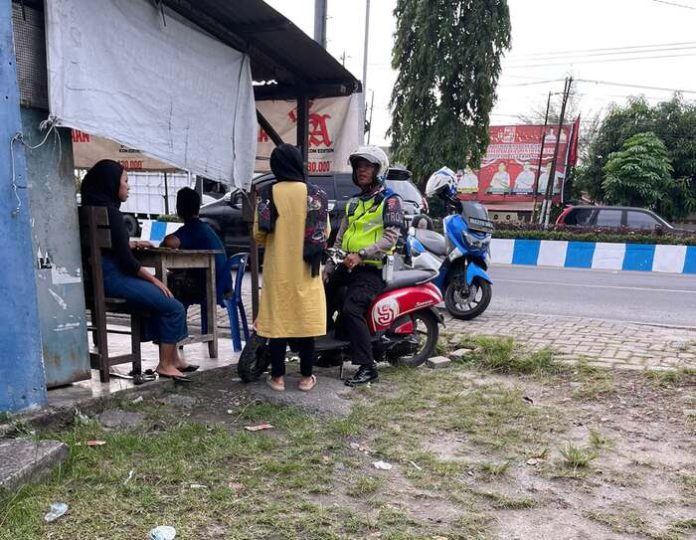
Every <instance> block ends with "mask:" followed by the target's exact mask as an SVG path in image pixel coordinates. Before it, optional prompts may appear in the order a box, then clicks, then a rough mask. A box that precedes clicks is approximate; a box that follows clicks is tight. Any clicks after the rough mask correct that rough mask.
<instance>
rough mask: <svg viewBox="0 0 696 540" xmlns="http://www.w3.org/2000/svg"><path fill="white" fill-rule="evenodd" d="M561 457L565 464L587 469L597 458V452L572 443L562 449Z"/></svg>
mask: <svg viewBox="0 0 696 540" xmlns="http://www.w3.org/2000/svg"><path fill="white" fill-rule="evenodd" d="M560 452H561V457H563V465H564V466H565V467H567V468H570V469H585V468H587V467H589V466H590V463H592V461H594V460H595V459H597V452H596V451H595V450H592V449H589V448H581V447H579V446H575V445H574V444H572V443H566V445H565V446H564V447H563V448H561V449H560Z"/></svg>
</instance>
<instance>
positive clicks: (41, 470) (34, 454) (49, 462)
mask: <svg viewBox="0 0 696 540" xmlns="http://www.w3.org/2000/svg"><path fill="white" fill-rule="evenodd" d="M67 457H68V447H67V445H65V444H64V443H62V442H59V441H32V440H28V439H8V440H5V441H0V488H2V489H8V490H9V489H16V488H17V487H19V486H22V485H24V484H27V483H29V482H32V481H35V480H39V479H41V477H43V476H45V475H47V474H48V473H49V472H50V471H51V469H52V468H53V467H55V466H56V465H59V464H60V463H62V462H63V461H65V459H66V458H67Z"/></svg>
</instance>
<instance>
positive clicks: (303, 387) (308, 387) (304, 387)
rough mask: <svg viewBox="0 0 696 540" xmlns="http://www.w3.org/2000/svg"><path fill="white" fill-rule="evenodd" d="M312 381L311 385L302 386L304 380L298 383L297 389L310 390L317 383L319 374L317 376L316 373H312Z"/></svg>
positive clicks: (301, 390)
mask: <svg viewBox="0 0 696 540" xmlns="http://www.w3.org/2000/svg"><path fill="white" fill-rule="evenodd" d="M311 381H312V384H311V386H302V382H300V383H299V384H298V385H297V389H298V390H299V391H300V392H310V391H311V390H312V389H313V388H314V387H315V386H316V385H317V376H316V375H312V376H311Z"/></svg>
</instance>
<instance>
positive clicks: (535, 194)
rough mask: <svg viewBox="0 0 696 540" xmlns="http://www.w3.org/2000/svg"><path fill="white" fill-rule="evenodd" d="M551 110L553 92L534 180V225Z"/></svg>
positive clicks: (545, 120)
mask: <svg viewBox="0 0 696 540" xmlns="http://www.w3.org/2000/svg"><path fill="white" fill-rule="evenodd" d="M550 110H551V92H549V99H548V101H547V102H546V115H545V116H544V129H543V130H542V132H541V148H540V149H539V162H538V164H537V172H536V178H535V179H534V206H533V207H532V223H534V222H535V221H536V214H537V201H538V199H539V177H540V176H541V165H542V162H543V160H544V145H545V144H546V128H547V127H548V125H549V111H550Z"/></svg>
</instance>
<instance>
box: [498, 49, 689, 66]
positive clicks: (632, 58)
mask: <svg viewBox="0 0 696 540" xmlns="http://www.w3.org/2000/svg"><path fill="white" fill-rule="evenodd" d="M695 55H696V52H693V53H687V54H662V55H655V56H641V57H630V58H603V59H601V60H572V59H571V60H568V61H566V62H549V63H544V64H523V65H513V66H506V67H507V69H526V68H537V67H553V66H566V65H568V64H608V63H612V62H632V61H635V60H657V59H661V58H684V57H688V56H695Z"/></svg>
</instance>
